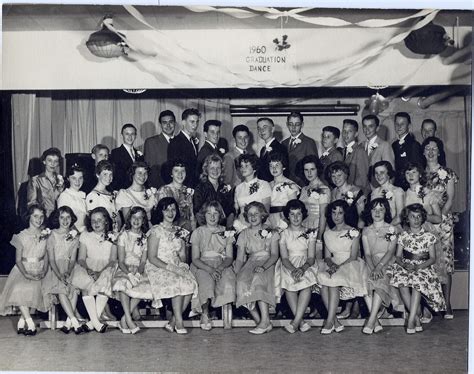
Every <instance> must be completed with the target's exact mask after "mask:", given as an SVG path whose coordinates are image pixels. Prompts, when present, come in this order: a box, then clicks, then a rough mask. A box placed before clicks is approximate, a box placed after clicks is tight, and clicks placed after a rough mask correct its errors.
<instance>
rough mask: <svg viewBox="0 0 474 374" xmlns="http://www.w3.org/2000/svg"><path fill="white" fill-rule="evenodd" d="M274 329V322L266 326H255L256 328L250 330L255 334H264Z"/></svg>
mask: <svg viewBox="0 0 474 374" xmlns="http://www.w3.org/2000/svg"><path fill="white" fill-rule="evenodd" d="M272 329H273V326H272V324H269V325H268V326H267V327H265V328H261V327H255V328H254V329H252V330H249V333H251V334H254V335H262V334H265V333H266V332H270V331H272Z"/></svg>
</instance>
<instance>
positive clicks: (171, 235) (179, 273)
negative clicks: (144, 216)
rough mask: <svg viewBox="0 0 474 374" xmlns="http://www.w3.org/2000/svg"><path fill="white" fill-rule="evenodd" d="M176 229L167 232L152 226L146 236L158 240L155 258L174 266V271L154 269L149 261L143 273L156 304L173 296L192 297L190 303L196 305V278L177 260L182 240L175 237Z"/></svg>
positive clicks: (157, 226) (160, 226) (185, 265)
mask: <svg viewBox="0 0 474 374" xmlns="http://www.w3.org/2000/svg"><path fill="white" fill-rule="evenodd" d="M177 229H178V227H176V226H174V227H173V228H172V230H171V231H169V230H167V229H166V228H165V227H164V226H163V225H162V224H159V225H155V226H153V227H152V228H151V230H150V231H149V235H148V237H150V236H151V235H154V236H156V237H157V238H158V239H159V244H158V251H157V258H158V259H159V260H161V261H163V262H165V263H167V264H171V265H174V266H175V267H176V268H177V269H176V271H170V270H168V269H162V268H159V267H156V266H155V265H153V264H152V263H150V262H149V261H147V263H146V266H145V271H146V274H147V275H148V279H149V280H150V284H151V293H152V294H153V299H154V300H155V301H156V302H159V300H160V299H168V298H171V297H175V296H185V295H193V296H192V299H193V300H192V303H193V305H196V304H197V303H198V301H197V292H198V285H197V282H196V278H194V275H193V274H192V273H191V272H190V271H189V268H188V265H187V264H185V263H184V262H182V261H181V259H180V258H179V252H180V250H181V243H182V240H183V239H180V238H179V237H177V235H176V232H177ZM178 268H179V269H178Z"/></svg>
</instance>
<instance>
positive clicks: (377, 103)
mask: <svg viewBox="0 0 474 374" xmlns="http://www.w3.org/2000/svg"><path fill="white" fill-rule="evenodd" d="M368 87H369V88H371V89H374V90H377V91H376V92H375V94H374V95H372V96H371V97H370V99H368V100H365V110H368V111H369V113H370V114H375V115H377V114H379V113H380V112H383V111H384V110H385V109H387V108H388V105H389V104H390V100H389V99H386V98H385V97H383V96H382V95H381V94H379V90H382V89H384V88H387V87H388V86H368Z"/></svg>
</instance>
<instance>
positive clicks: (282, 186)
mask: <svg viewBox="0 0 474 374" xmlns="http://www.w3.org/2000/svg"><path fill="white" fill-rule="evenodd" d="M292 186H293V183H291V182H283V183H280V184H278V185H277V187H276V188H275V190H276V191H278V192H282V191H283V190H290V189H291V188H292Z"/></svg>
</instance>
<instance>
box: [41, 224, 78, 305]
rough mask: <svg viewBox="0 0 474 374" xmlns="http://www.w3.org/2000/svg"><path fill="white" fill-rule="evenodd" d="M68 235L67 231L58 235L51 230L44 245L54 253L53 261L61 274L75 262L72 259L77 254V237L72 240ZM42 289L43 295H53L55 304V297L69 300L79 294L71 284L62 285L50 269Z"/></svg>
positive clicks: (56, 300)
mask: <svg viewBox="0 0 474 374" xmlns="http://www.w3.org/2000/svg"><path fill="white" fill-rule="evenodd" d="M68 234H69V232H68V231H66V232H65V233H59V232H58V231H57V230H53V231H52V233H51V235H50V236H49V238H48V241H47V243H46V246H47V247H48V249H51V250H52V252H53V253H54V261H55V262H56V266H57V268H58V270H59V272H60V273H61V274H64V273H65V272H67V271H68V269H69V265H70V263H71V261H75V260H76V259H75V258H72V257H73V255H75V254H77V249H78V248H79V237H77V236H76V237H75V238H72V237H69V236H68ZM50 262H51V259H50ZM70 280H71V276H69V279H68V281H70ZM42 288H43V292H44V294H46V295H54V301H55V303H56V304H57V303H58V302H59V300H58V299H57V298H56V296H55V295H67V297H68V298H71V297H72V296H73V295H74V294H78V293H79V290H78V289H77V288H75V287H74V286H73V285H72V284H70V283H68V284H64V283H63V282H62V281H61V280H59V278H58V277H57V276H56V274H55V273H54V271H53V270H52V268H51V267H49V270H48V273H46V276H45V277H44V279H43V284H42Z"/></svg>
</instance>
